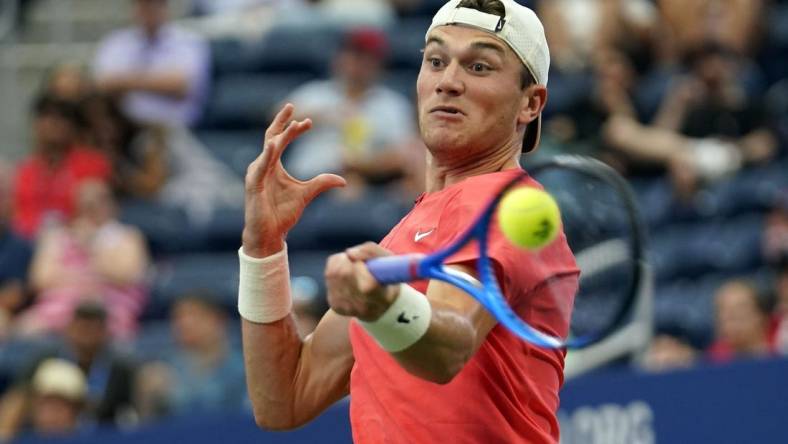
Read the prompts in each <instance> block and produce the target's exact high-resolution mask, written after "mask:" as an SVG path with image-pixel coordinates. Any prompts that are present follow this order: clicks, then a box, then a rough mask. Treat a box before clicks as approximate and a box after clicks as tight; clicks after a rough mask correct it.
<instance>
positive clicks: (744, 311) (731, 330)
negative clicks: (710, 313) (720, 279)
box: [716, 284, 765, 351]
mask: <svg viewBox="0 0 788 444" xmlns="http://www.w3.org/2000/svg"><path fill="white" fill-rule="evenodd" d="M716 305H717V332H718V334H719V335H720V337H721V338H722V339H724V340H726V341H727V342H728V343H729V344H730V345H731V346H732V347H733V348H734V349H735V350H739V351H747V350H751V349H752V348H753V347H754V346H757V345H759V343H760V341H762V340H763V337H764V335H765V319H764V316H763V314H762V313H761V312H760V310H759V309H758V303H757V301H756V296H755V295H753V294H752V291H751V290H750V289H748V288H747V287H745V286H742V285H738V284H729V285H726V286H724V287H722V288H721V289H720V290H719V292H718V293H717V298H716Z"/></svg>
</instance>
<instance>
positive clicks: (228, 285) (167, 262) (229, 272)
mask: <svg viewBox="0 0 788 444" xmlns="http://www.w3.org/2000/svg"><path fill="white" fill-rule="evenodd" d="M193 290H203V291H208V292H211V293H212V294H215V295H216V296H217V298H218V299H219V300H220V301H221V302H222V304H223V305H224V306H226V307H227V308H228V309H232V307H234V306H235V304H236V301H237V293H238V255H237V253H235V252H232V253H192V254H183V255H178V256H171V257H169V258H166V259H162V260H159V261H158V262H157V263H156V275H155V278H154V281H153V285H152V288H151V298H150V301H149V302H148V306H147V308H146V310H145V314H144V316H143V317H144V318H145V319H162V318H164V317H166V316H167V314H168V312H169V308H170V306H171V305H172V303H173V302H174V301H175V300H176V299H177V298H178V297H179V296H181V295H183V294H184V293H186V292H189V291H193Z"/></svg>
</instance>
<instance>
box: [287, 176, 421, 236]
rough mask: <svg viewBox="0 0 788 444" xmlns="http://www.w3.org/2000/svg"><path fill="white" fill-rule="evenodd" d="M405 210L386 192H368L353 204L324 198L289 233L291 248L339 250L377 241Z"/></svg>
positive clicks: (308, 209)
mask: <svg viewBox="0 0 788 444" xmlns="http://www.w3.org/2000/svg"><path fill="white" fill-rule="evenodd" d="M406 212H407V208H406V206H405V205H403V204H401V203H399V202H398V201H397V200H396V199H393V198H391V196H388V195H387V193H386V191H385V190H382V189H381V190H378V189H371V190H370V191H369V192H368V193H367V194H366V195H365V196H364V197H363V198H361V199H359V200H354V201H345V200H342V199H337V198H335V197H333V196H332V195H330V194H329V195H327V196H324V197H322V198H319V199H317V200H315V201H314V202H312V204H311V205H310V207H308V208H307V209H306V211H304V214H303V216H302V217H301V221H300V222H299V223H298V225H296V226H295V227H294V228H293V230H291V231H290V234H289V237H288V245H290V246H291V248H294V249H322V250H332V251H339V250H342V249H344V248H347V247H350V246H353V245H356V244H360V243H363V242H367V241H374V242H378V241H380V240H381V239H383V237H384V236H385V235H386V233H388V231H389V230H390V229H391V228H392V227H393V226H394V225H395V224H396V223H397V222H399V220H400V218H402V216H404V215H405V213H406Z"/></svg>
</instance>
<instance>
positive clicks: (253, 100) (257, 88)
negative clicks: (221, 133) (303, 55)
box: [201, 72, 312, 129]
mask: <svg viewBox="0 0 788 444" xmlns="http://www.w3.org/2000/svg"><path fill="white" fill-rule="evenodd" d="M311 78H312V75H311V74H309V73H307V72H291V73H275V74H255V75H252V74H233V75H228V76H225V77H223V78H221V79H219V80H218V82H217V83H216V84H215V85H214V89H213V95H212V97H211V100H210V102H209V105H208V108H207V110H206V113H205V117H204V119H203V122H202V125H201V126H202V127H209V128H222V129H260V128H264V127H265V125H266V123H267V122H268V121H269V120H270V118H271V115H272V113H273V112H274V108H275V107H276V106H277V105H279V103H280V102H281V101H282V100H284V99H285V97H287V95H288V93H290V92H291V91H292V90H293V89H294V88H296V87H297V86H299V85H301V84H303V83H304V82H306V81H308V80H310V79H311Z"/></svg>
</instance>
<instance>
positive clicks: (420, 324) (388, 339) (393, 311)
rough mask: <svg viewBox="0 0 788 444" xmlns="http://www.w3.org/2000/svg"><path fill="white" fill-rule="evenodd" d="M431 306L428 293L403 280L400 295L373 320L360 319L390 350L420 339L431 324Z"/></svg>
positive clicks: (377, 339)
mask: <svg viewBox="0 0 788 444" xmlns="http://www.w3.org/2000/svg"><path fill="white" fill-rule="evenodd" d="M431 318H432V307H430V301H428V300H427V296H424V295H423V294H422V293H420V292H419V291H417V290H416V289H414V288H413V287H411V286H410V285H406V284H400V287H399V295H398V296H397V299H395V300H394V303H393V304H391V306H390V307H389V308H388V310H386V312H385V313H383V315H382V316H381V317H380V318H379V319H378V320H376V321H374V322H364V321H361V320H359V323H360V324H361V326H362V327H364V329H365V330H367V332H368V333H369V334H370V335H371V336H372V337H373V338H375V340H376V341H377V342H378V344H380V346H381V347H382V348H383V349H384V350H386V351H388V352H392V353H393V352H399V351H402V350H405V349H407V348H408V347H410V346H411V345H413V344H415V343H416V342H418V340H419V339H421V337H422V336H424V334H425V333H427V329H428V328H429V326H430V319H431Z"/></svg>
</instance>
